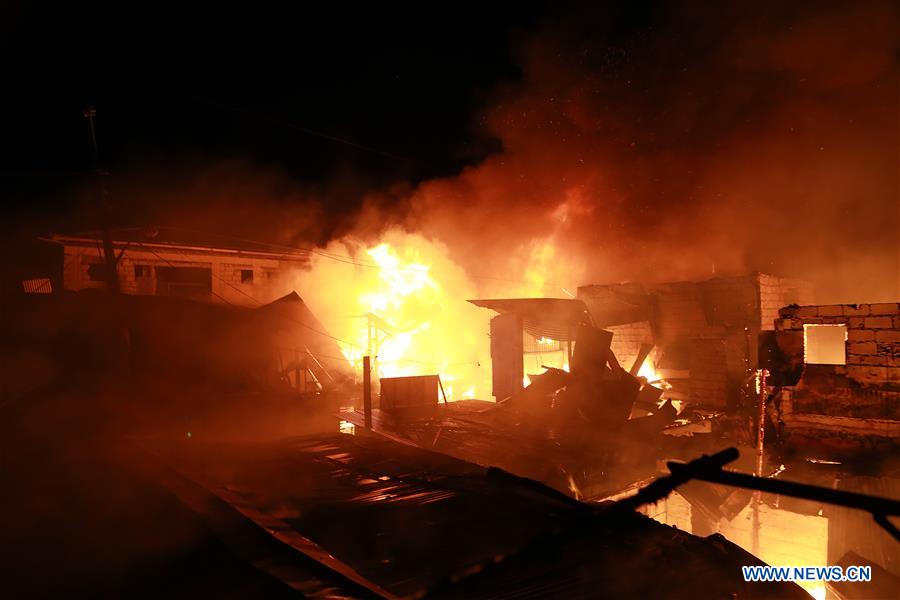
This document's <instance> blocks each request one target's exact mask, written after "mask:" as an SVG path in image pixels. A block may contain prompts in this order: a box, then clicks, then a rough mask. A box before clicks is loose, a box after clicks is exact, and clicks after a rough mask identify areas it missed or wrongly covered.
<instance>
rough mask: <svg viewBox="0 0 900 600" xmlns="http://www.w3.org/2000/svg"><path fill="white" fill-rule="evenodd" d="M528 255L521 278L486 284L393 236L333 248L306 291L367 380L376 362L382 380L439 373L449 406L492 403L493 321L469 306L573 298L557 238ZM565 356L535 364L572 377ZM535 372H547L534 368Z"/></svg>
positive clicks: (306, 277)
mask: <svg viewBox="0 0 900 600" xmlns="http://www.w3.org/2000/svg"><path fill="white" fill-rule="evenodd" d="M523 250H524V251H523V252H521V253H518V254H516V255H515V256H514V259H513V263H514V264H513V267H512V270H511V275H510V274H507V277H506V278H502V277H497V278H487V279H488V280H489V281H488V283H487V284H486V285H485V284H483V285H478V284H477V283H476V281H475V279H476V277H474V276H470V275H468V274H467V273H465V272H464V271H463V270H462V268H461V267H459V266H458V265H457V264H456V263H455V262H454V261H452V260H451V259H450V258H449V253H448V250H447V248H446V246H444V245H443V244H442V243H440V242H438V241H435V240H431V239H428V238H425V237H424V236H422V235H419V234H410V233H406V232H403V231H399V230H390V231H388V232H386V233H385V234H384V235H382V236H381V237H380V239H379V240H378V241H377V242H375V243H368V244H366V243H362V242H359V241H357V240H354V239H349V238H348V239H343V240H338V241H336V242H332V243H331V244H329V245H328V246H327V247H326V248H325V249H324V250H323V251H322V252H320V253H317V254H314V255H313V261H312V268H311V270H310V271H308V272H305V273H303V274H301V275H300V278H301V280H300V281H298V282H296V289H298V290H302V295H303V298H304V299H305V300H306V301H307V302H308V303H309V304H310V306H311V308H312V310H313V312H315V313H316V314H317V315H318V316H319V317H320V319H322V321H323V322H324V324H325V326H326V328H327V329H328V331H329V332H330V333H331V334H332V335H333V336H334V337H335V338H337V340H338V345H339V346H340V348H341V350H342V352H343V354H344V357H345V358H346V359H347V360H348V361H349V362H350V363H351V364H352V365H353V366H354V367H355V369H356V370H357V373H359V374H361V373H362V357H363V356H366V355H369V356H372V357H373V369H374V370H375V373H374V374H373V378H375V379H377V378H381V377H396V376H404V375H425V374H434V373H437V374H438V375H440V377H441V381H442V385H443V388H444V393H445V394H446V396H447V399H448V400H451V401H453V400H462V399H466V398H479V399H484V400H489V399H490V398H491V362H490V340H489V338H488V331H489V320H490V316H491V315H490V314H489V313H487V312H486V311H485V310H484V309H481V308H478V307H475V306H473V305H471V304H469V303H468V302H467V300H468V299H471V298H477V297H480V296H483V295H484V293H485V292H484V291H483V290H485V289H487V290H488V292H487V293H489V294H491V295H494V296H504V295H505V296H509V297H521V296H540V295H549V294H550V293H552V292H555V293H554V294H553V295H556V296H563V295H564V292H563V290H562V288H561V287H560V288H559V289H558V290H554V289H550V287H551V286H552V285H554V284H555V283H556V273H555V269H556V268H557V267H558V264H557V263H558V262H559V257H558V256H556V249H555V247H554V245H553V239H552V237H550V238H546V239H541V240H537V241H535V242H533V243H531V244H529V246H528V247H527V248H524V249H523ZM479 283H480V282H479ZM538 343H544V344H548V347H549V344H551V343H553V344H555V342H553V341H552V340H539V341H538ZM556 345H557V346H558V344H556ZM564 352H565V351H564V350H558V351H556V352H548V353H546V354H543V353H542V354H541V355H540V357H539V358H536V359H535V360H536V361H537V362H542V363H543V364H546V365H547V366H554V367H560V368H566V367H567V361H566V360H565V359H564ZM525 367H526V372H529V371H530V372H532V373H534V372H541V371H542V370H543V369H540V364H534V365H532V364H531V363H529V362H528V361H527V359H526V365H525ZM535 369H540V370H535Z"/></svg>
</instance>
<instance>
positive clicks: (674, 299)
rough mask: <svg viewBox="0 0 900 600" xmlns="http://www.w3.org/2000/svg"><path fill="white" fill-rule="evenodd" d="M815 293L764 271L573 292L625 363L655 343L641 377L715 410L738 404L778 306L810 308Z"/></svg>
mask: <svg viewBox="0 0 900 600" xmlns="http://www.w3.org/2000/svg"><path fill="white" fill-rule="evenodd" d="M812 293H813V291H812V286H811V285H810V284H808V283H806V282H803V281H799V280H796V279H785V278H780V277H774V276H772V275H766V274H761V273H757V274H752V275H745V276H740V277H718V278H714V279H709V280H706V281H700V282H677V283H662V284H649V285H645V284H638V283H625V284H614V285H586V286H581V287H579V288H578V298H579V299H580V300H581V301H583V302H584V304H585V306H586V307H587V310H588V312H589V313H590V315H591V318H592V320H593V322H594V324H595V325H597V326H598V327H603V328H604V329H607V330H608V331H611V332H612V333H613V340H612V350H613V352H614V353H615V355H616V356H617V357H618V358H619V360H620V361H622V362H623V364H631V362H633V361H634V360H635V358H636V357H637V356H638V354H639V353H640V351H641V347H642V346H652V347H653V350H652V351H651V352H650V356H649V359H648V360H647V361H646V363H645V365H646V366H645V370H644V371H643V373H642V374H644V375H647V376H649V377H650V378H651V379H652V380H660V379H661V380H665V381H666V382H667V383H668V384H669V385H670V386H671V389H670V390H669V391H668V392H667V394H668V395H669V396H670V397H672V398H674V399H678V400H683V401H687V402H690V403H691V404H692V405H695V406H703V407H708V408H712V409H732V408H736V407H738V406H739V405H740V404H741V389H742V388H745V387H747V386H748V385H749V384H752V383H753V382H752V378H753V376H754V373H755V372H756V370H757V368H758V360H757V348H758V345H759V337H760V333H761V332H764V331H771V330H773V329H774V328H775V320H776V319H777V318H778V310H779V309H780V308H781V307H783V306H787V305H790V304H797V303H809V302H811V300H812ZM751 387H752V386H751ZM754 393H755V392H754Z"/></svg>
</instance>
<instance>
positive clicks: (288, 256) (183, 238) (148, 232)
mask: <svg viewBox="0 0 900 600" xmlns="http://www.w3.org/2000/svg"><path fill="white" fill-rule="evenodd" d="M110 236H111V237H112V240H113V243H114V245H116V246H128V245H133V246H136V247H141V246H148V247H153V248H171V249H177V250H194V251H201V252H225V253H230V254H234V253H238V254H258V255H265V256H269V257H273V256H274V257H278V258H279V259H281V260H296V261H302V262H307V261H308V260H309V251H307V250H304V249H300V248H291V247H288V246H281V245H278V244H268V243H264V242H257V241H254V240H246V239H242V238H236V237H232V236H229V235H222V234H216V233H209V232H204V231H195V230H192V229H183V228H180V227H164V226H156V225H149V226H145V227H124V228H118V229H112V230H110ZM40 239H42V240H44V241H50V242H56V243H60V244H63V245H67V244H71V245H85V244H88V245H92V246H93V245H96V244H99V243H100V242H101V241H102V239H103V236H102V232H101V231H82V232H77V233H54V234H52V235H49V236H45V237H42V238H40Z"/></svg>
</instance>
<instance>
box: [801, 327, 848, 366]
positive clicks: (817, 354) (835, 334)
mask: <svg viewBox="0 0 900 600" xmlns="http://www.w3.org/2000/svg"><path fill="white" fill-rule="evenodd" d="M803 362H804V363H806V364H808V365H846V364H847V326H846V325H819V324H804V325H803Z"/></svg>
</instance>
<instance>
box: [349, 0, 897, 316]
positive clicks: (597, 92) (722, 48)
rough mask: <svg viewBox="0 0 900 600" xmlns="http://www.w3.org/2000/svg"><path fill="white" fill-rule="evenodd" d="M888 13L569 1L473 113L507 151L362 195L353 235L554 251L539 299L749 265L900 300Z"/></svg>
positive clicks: (492, 249) (849, 293) (517, 268)
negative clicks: (512, 78) (363, 206)
mask: <svg viewBox="0 0 900 600" xmlns="http://www.w3.org/2000/svg"><path fill="white" fill-rule="evenodd" d="M651 12H653V11H651ZM629 19H630V20H629ZM623 23H624V24H625V25H623ZM626 25H627V27H626ZM898 26H900V21H898V10H897V8H896V5H894V4H892V3H889V2H854V3H821V2H817V3H812V4H803V3H801V4H800V5H798V4H795V3H791V4H790V5H782V3H764V5H763V6H762V7H761V6H760V5H758V4H756V3H754V4H753V5H745V6H743V7H739V8H735V7H730V8H725V7H720V6H710V5H709V4H708V3H688V4H684V5H679V6H678V7H675V6H674V5H666V6H665V7H661V8H657V9H656V10H655V14H653V16H652V17H648V18H637V17H634V16H629V15H628V14H623V13H622V12H621V11H619V12H616V11H613V10H608V9H602V8H601V9H583V10H581V9H580V10H578V11H574V12H572V11H567V12H566V14H565V15H564V16H561V17H559V18H558V19H556V20H555V21H553V22H551V23H549V24H548V25H547V26H546V27H544V28H543V30H542V31H540V32H538V33H536V34H534V35H533V36H531V37H528V38H526V40H525V41H524V42H522V43H521V44H520V46H519V47H518V50H517V52H518V56H519V57H520V62H521V67H522V71H523V78H522V81H521V82H519V83H517V84H514V85H509V86H505V87H503V88H502V89H499V90H498V91H496V92H495V94H494V96H493V99H492V101H491V102H490V103H489V106H488V108H487V109H486V110H485V111H484V112H483V114H482V115H481V116H480V118H479V121H478V127H479V128H481V129H483V130H484V131H486V132H487V133H488V134H490V135H493V136H496V137H497V138H498V139H499V140H500V141H501V142H502V147H503V150H502V151H501V152H499V153H497V154H495V155H492V156H490V157H488V158H487V159H486V160H484V161H483V162H482V163H480V164H478V165H476V166H472V167H470V168H467V169H465V170H464V171H463V172H462V173H460V174H459V175H458V176H456V177H450V178H444V179H438V180H432V181H426V182H424V183H422V184H420V185H418V186H417V187H416V188H415V189H414V190H413V191H412V192H411V193H410V194H408V195H402V194H401V198H400V201H399V202H398V199H397V197H396V196H393V197H389V198H384V197H382V198H378V197H374V198H370V199H369V200H370V207H371V210H369V211H367V212H364V213H363V216H362V217H361V218H360V219H359V220H358V221H357V224H358V225H359V227H357V232H359V231H368V232H370V233H371V232H372V230H373V227H374V228H375V229H376V230H377V227H378V226H380V225H384V224H385V223H390V224H395V223H401V224H402V225H403V226H404V227H406V228H407V229H408V230H410V231H415V232H419V233H422V234H424V235H426V236H433V237H435V238H437V239H439V240H441V241H442V242H444V243H446V244H447V245H448V247H449V249H450V252H451V256H452V257H453V259H454V260H456V261H457V262H459V263H460V264H461V265H462V266H464V267H465V269H466V271H467V272H470V273H474V274H488V275H493V276H496V277H507V278H510V279H522V278H524V277H525V271H526V270H527V268H528V265H529V264H530V262H529V260H527V259H528V257H530V256H531V255H532V253H533V252H534V249H535V247H537V246H540V245H541V244H545V245H547V244H549V245H547V247H548V248H551V249H550V250H549V252H551V253H552V254H553V255H554V256H553V257H552V263H553V267H554V268H553V269H551V270H550V278H551V279H554V278H555V279H558V281H552V282H548V285H547V286H546V289H545V290H544V293H546V294H547V295H561V294H560V288H561V287H565V286H573V285H578V284H581V283H587V282H595V283H604V282H615V281H624V280H679V279H692V278H705V277H710V276H713V275H714V274H716V275H722V274H737V273H742V272H748V271H754V270H759V271H763V272H770V273H773V274H777V275H784V276H794V277H801V278H805V279H809V280H812V281H813V282H814V283H815V284H816V285H817V288H818V291H819V299H820V300H821V301H822V302H834V301H846V302H857V301H869V300H879V299H882V300H883V299H896V297H897V295H898V293H900V291H898V279H897V276H898V270H900V269H898V225H900V224H898V176H897V173H898V73H900V71H898V60H897V56H898V55H897V51H898V36H897V33H896V32H897V31H898ZM623 31H626V33H623ZM598 40H608V42H603V43H608V44H609V45H608V46H604V45H603V43H600V42H598ZM398 206H401V207H402V209H398V208H397V207H398ZM385 207H389V208H387V209H386V208H385ZM373 217H374V219H373ZM373 220H374V222H375V223H376V225H375V226H373V225H372V223H373ZM477 283H478V285H479V289H480V290H482V291H484V292H485V295H492V293H493V292H494V291H495V290H496V286H494V285H492V284H491V281H490V280H489V279H481V280H478V281H477Z"/></svg>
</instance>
